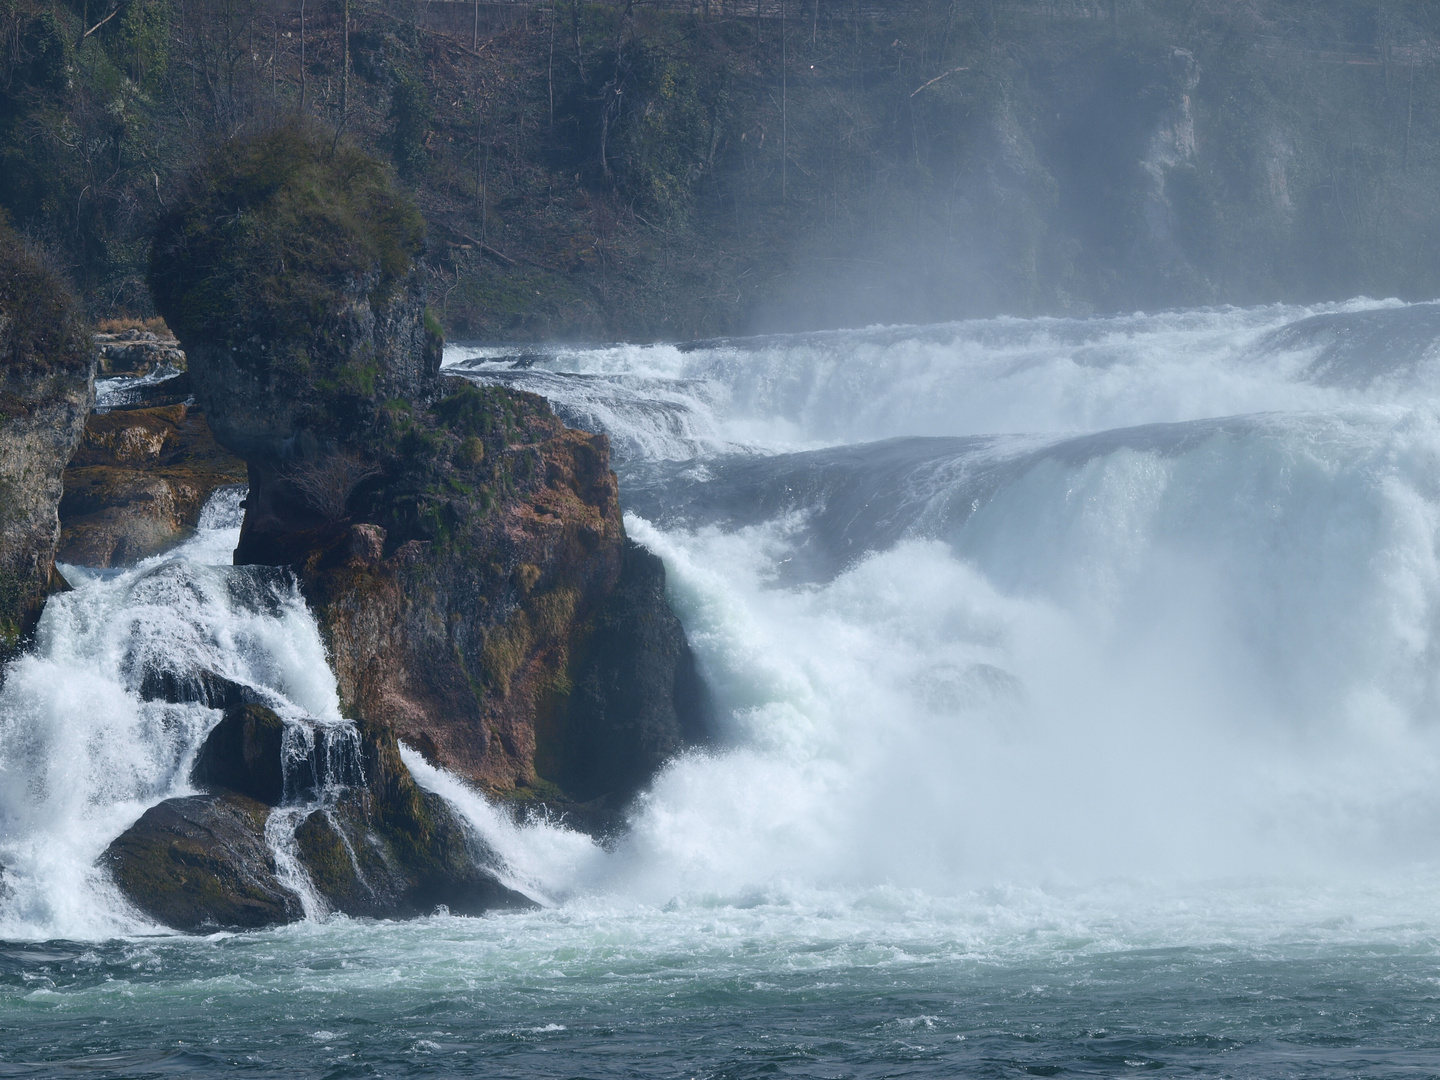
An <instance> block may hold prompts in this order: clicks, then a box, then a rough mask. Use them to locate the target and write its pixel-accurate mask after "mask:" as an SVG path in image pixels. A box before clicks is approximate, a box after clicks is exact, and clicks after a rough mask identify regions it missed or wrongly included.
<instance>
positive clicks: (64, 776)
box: [0, 490, 351, 938]
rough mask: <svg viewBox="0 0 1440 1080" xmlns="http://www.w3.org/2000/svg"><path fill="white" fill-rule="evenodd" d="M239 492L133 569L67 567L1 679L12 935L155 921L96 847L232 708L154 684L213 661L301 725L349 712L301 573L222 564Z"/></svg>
mask: <svg viewBox="0 0 1440 1080" xmlns="http://www.w3.org/2000/svg"><path fill="white" fill-rule="evenodd" d="M242 494H243V493H242V492H240V491H239V490H229V491H222V492H219V493H217V495H216V496H215V498H214V499H212V501H211V503H210V505H209V506H207V507H206V511H205V514H204V516H203V517H202V519H201V522H200V528H199V530H198V532H197V534H196V536H195V537H194V538H193V539H191V540H190V541H188V542H187V543H185V544H183V545H181V546H180V547H179V548H177V549H176V550H175V551H173V552H171V553H169V554H166V555H162V556H157V557H155V558H152V559H148V560H146V561H144V562H142V563H140V564H139V565H137V566H136V567H134V568H133V569H129V570H124V571H118V572H117V571H93V570H87V569H85V568H83V567H75V566H63V567H62V568H61V569H62V570H63V572H64V573H65V575H66V576H67V578H68V579H69V580H70V581H71V583H72V584H74V585H75V586H76V588H75V590H74V591H73V592H69V593H66V594H64V595H61V596H56V597H53V598H51V600H50V602H49V603H48V604H47V605H46V608H45V613H44V616H43V617H42V619H41V622H40V627H39V631H38V635H37V641H36V645H35V648H34V650H33V652H32V653H31V654H30V655H27V656H24V657H22V658H21V659H19V660H17V661H15V662H14V663H13V664H12V665H11V666H10V668H9V669H8V671H7V672H6V678H5V684H4V687H3V688H0V866H3V867H4V868H5V871H4V878H3V882H0V884H3V893H0V938H27V937H72V938H92V937H103V936H107V935H110V934H114V933H120V932H134V931H137V930H142V929H146V928H147V924H146V922H145V920H143V919H141V918H139V917H138V916H136V915H135V914H134V913H133V912H131V911H129V910H128V909H127V907H126V905H125V904H124V903H123V902H122V901H121V900H120V899H119V898H118V897H117V896H116V895H115V894H114V892H113V890H112V888H111V887H110V886H109V884H108V883H107V881H106V879H105V877H104V875H103V874H102V873H101V872H100V871H99V870H98V869H97V868H96V866H95V860H96V859H97V858H98V857H99V855H100V854H101V852H103V851H104V849H105V847H106V846H107V845H108V844H109V843H110V841H111V840H113V839H114V838H115V837H116V836H118V835H119V834H120V833H121V832H123V831H124V830H125V829H126V828H127V827H128V826H129V825H130V824H131V823H132V822H133V821H134V820H135V819H136V818H138V817H139V816H140V814H141V813H143V812H144V810H145V809H146V808H147V807H149V806H152V805H154V804H155V803H157V802H159V801H161V800H162V799H165V798H169V797H171V796H175V795H184V794H189V793H191V788H190V786H189V780H188V777H189V771H190V765H191V763H192V762H193V760H194V755H195V752H196V750H198V748H199V746H200V743H201V742H202V741H203V740H204V737H205V735H206V734H208V732H209V730H210V729H211V728H212V727H213V726H214V725H215V723H216V722H218V720H219V718H220V712H219V711H218V710H215V709H211V708H207V707H206V706H205V705H204V704H203V703H202V702H197V701H183V702H182V703H181V704H170V703H168V702H167V701H165V700H161V699H157V697H160V696H161V695H157V693H156V687H161V688H163V687H165V686H167V685H168V686H169V687H172V688H173V687H176V686H184V685H185V683H186V682H187V680H190V681H193V679H194V678H195V676H196V675H197V674H199V673H209V674H212V675H217V676H220V677H222V678H225V679H229V680H231V681H232V682H235V683H237V684H239V685H241V686H243V687H247V688H249V689H250V690H251V691H252V692H254V693H255V694H256V695H257V696H258V697H259V698H261V699H263V700H265V701H267V702H268V703H269V704H270V705H271V706H272V707H274V708H275V709H276V711H277V712H279V713H280V714H281V715H282V716H283V717H285V718H287V720H289V721H290V727H291V728H293V729H294V730H295V731H302V730H305V729H306V728H307V727H308V726H310V725H313V724H316V723H320V724H329V725H332V726H338V727H349V726H351V725H348V723H347V722H346V721H344V720H343V718H342V717H341V715H340V708H339V698H338V696H337V694H336V689H335V680H334V677H333V675H332V674H331V673H330V670H329V667H328V665H327V663H326V659H325V650H324V647H323V645H322V643H321V641H320V636H319V633H318V631H317V629H316V627H315V623H314V620H313V618H312V617H311V615H310V613H309V611H308V610H307V609H306V607H305V604H304V601H303V599H302V598H301V597H300V595H299V592H298V590H297V589H296V587H295V584H294V582H293V580H291V579H290V578H289V577H288V576H287V575H285V574H282V573H279V572H276V571H270V570H267V569H264V568H256V567H232V566H228V565H226V564H228V563H229V562H230V556H231V552H232V551H233V550H234V547H235V543H236V541H237V539H238V536H239V521H240V510H239V501H240V498H241V495H242ZM169 696H177V695H173V694H172V695H169ZM180 696H182V697H183V696H184V695H180Z"/></svg>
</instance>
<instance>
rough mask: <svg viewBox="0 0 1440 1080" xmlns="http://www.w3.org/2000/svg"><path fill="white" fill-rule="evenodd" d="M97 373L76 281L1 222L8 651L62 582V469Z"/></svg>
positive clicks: (0, 506) (3, 632)
mask: <svg viewBox="0 0 1440 1080" xmlns="http://www.w3.org/2000/svg"><path fill="white" fill-rule="evenodd" d="M94 375H95V359H94V347H93V346H92V344H91V342H90V340H89V337H88V335H87V334H86V332H85V328H84V326H83V325H82V323H81V321H80V317H79V314H78V311H77V308H76V306H75V303H74V300H73V299H72V298H71V296H70V291H69V289H68V287H67V286H66V285H65V283H64V282H63V281H62V280H61V279H60V278H59V276H58V275H56V274H55V273H53V272H52V271H50V270H49V269H48V268H46V267H45V266H44V265H43V264H42V263H41V262H40V261H39V260H38V259H37V258H36V257H34V256H33V255H32V254H30V253H29V252H28V251H27V250H26V249H25V247H24V245H23V244H22V243H21V242H20V240H19V239H18V238H17V237H16V236H15V234H14V233H12V232H11V231H10V230H9V229H8V228H7V227H6V226H5V225H4V224H3V222H0V656H3V655H6V654H9V653H12V652H13V651H14V650H15V649H16V648H18V647H19V645H20V643H21V642H22V641H23V639H24V637H25V635H26V634H28V633H29V631H30V630H31V629H32V628H33V627H34V625H35V622H36V620H38V619H39V617H40V611H41V609H42V608H43V607H44V605H45V598H46V596H48V595H49V593H50V591H51V589H52V588H54V587H57V586H58V584H59V583H58V582H57V579H56V578H55V546H56V543H57V542H58V540H59V538H60V519H59V514H58V512H57V508H58V506H59V503H60V495H61V490H62V487H61V474H62V473H63V472H64V470H65V465H66V463H67V462H68V461H69V460H70V456H71V455H72V454H73V453H74V451H75V447H76V445H77V444H78V443H79V441H80V437H81V434H82V433H83V432H84V428H85V418H86V416H87V415H88V414H89V412H90V408H91V406H92V405H93V404H94V401H95V382H94Z"/></svg>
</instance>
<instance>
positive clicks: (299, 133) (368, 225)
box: [150, 122, 425, 345]
mask: <svg viewBox="0 0 1440 1080" xmlns="http://www.w3.org/2000/svg"><path fill="white" fill-rule="evenodd" d="M424 229H425V226H424V221H423V219H422V218H421V216H420V212H419V211H418V210H417V209H416V208H415V205H414V203H413V202H412V201H411V200H410V199H409V198H408V197H407V196H405V195H404V194H402V193H401V192H399V191H398V190H396V188H395V187H394V186H393V185H392V183H391V181H390V177H389V175H388V173H387V172H386V170H385V168H384V167H383V166H382V165H381V164H380V163H379V162H378V161H376V160H375V159H374V158H372V157H370V156H369V155H367V154H365V153H364V152H362V151H360V150H357V149H355V148H354V147H352V146H349V145H348V144H346V143H344V142H336V143H331V142H330V140H328V139H326V138H324V137H323V136H322V135H321V133H320V132H318V131H317V130H315V129H314V128H312V127H310V126H307V125H305V124H302V123H299V122H296V123H291V124H287V125H286V126H283V127H280V128H276V129H274V130H272V131H268V132H264V133H262V134H258V135H253V136H249V137H245V138H236V139H231V140H228V141H227V142H225V143H223V144H222V145H221V146H220V147H219V148H217V149H216V150H215V152H214V153H212V154H211V156H210V158H209V160H208V161H207V162H206V163H205V165H204V166H202V167H201V168H200V169H199V170H198V171H197V172H196V173H195V175H194V176H192V177H191V181H190V192H189V195H188V197H187V198H186V199H185V200H183V201H182V202H181V203H180V204H179V205H178V206H177V207H176V208H175V209H174V210H173V211H172V212H171V213H169V214H168V215H167V216H166V217H165V218H164V219H163V220H162V221H161V222H160V224H159V227H158V229H157V232H156V238H155V245H154V248H153V252H152V256H151V264H150V282H151V288H152V290H153V292H154V294H155V300H156V304H157V306H158V307H159V308H160V310H161V311H162V312H163V314H164V316H165V320H166V322H167V323H168V324H169V325H170V326H171V327H172V328H173V329H174V330H175V332H176V333H177V334H178V335H179V337H180V340H181V341H182V342H188V341H191V340H195V339H204V340H206V341H211V342H217V343H225V344H229V345H237V344H241V343H243V342H245V341H247V340H249V338H250V336H251V335H252V334H253V333H255V332H257V331H259V332H269V333H272V334H275V335H278V336H282V337H293V336H304V335H307V334H314V333H317V332H320V331H321V330H323V327H324V324H325V321H326V318H327V316H328V315H329V314H330V313H331V312H333V311H334V310H335V309H336V308H337V307H339V306H341V305H343V304H344V303H346V302H348V300H349V299H350V296H351V294H352V293H353V291H354V289H355V286H356V283H357V282H361V281H363V282H365V284H366V285H367V286H368V289H367V292H368V294H369V297H370V299H371V300H372V301H380V300H383V299H384V298H385V297H386V296H387V295H388V294H390V293H391V292H393V291H394V290H395V289H396V288H397V286H398V284H399V283H400V282H401V281H402V280H403V279H404V278H405V276H406V275H407V274H408V273H409V271H410V267H411V262H412V260H413V259H414V258H415V256H416V255H417V254H418V253H419V252H420V249H421V245H422V243H423V239H424Z"/></svg>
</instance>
